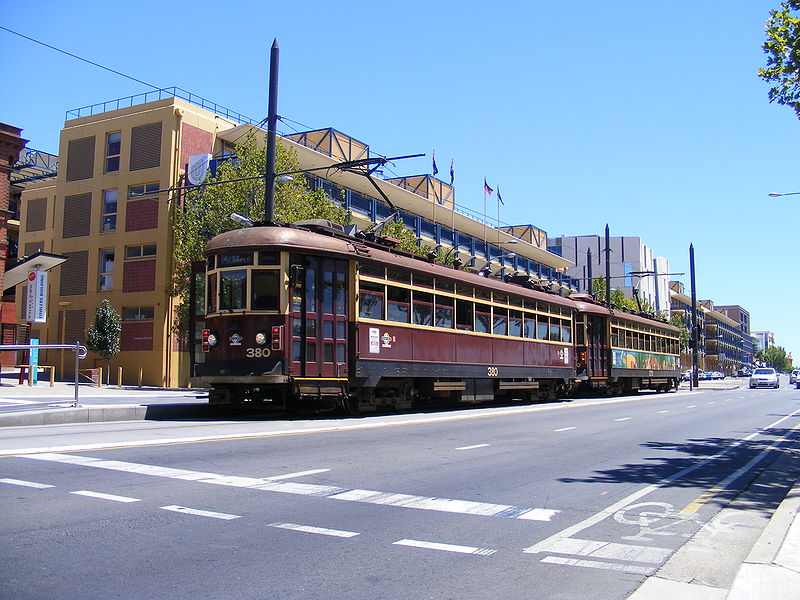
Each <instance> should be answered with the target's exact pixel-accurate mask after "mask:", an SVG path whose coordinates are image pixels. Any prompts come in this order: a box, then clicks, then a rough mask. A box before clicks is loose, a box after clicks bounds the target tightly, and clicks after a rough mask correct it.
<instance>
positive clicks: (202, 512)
mask: <svg viewBox="0 0 800 600" xmlns="http://www.w3.org/2000/svg"><path fill="white" fill-rule="evenodd" d="M161 508H162V509H164V510H170V511H172V512H177V513H184V514H187V515H195V516H198V517H211V518H212V519H223V520H225V521H230V520H231V519H239V518H240V516H239V515H229V514H226V513H220V512H212V511H210V510H200V509H197V508H187V507H185V506H176V505H174V504H173V505H170V506H162V507H161Z"/></svg>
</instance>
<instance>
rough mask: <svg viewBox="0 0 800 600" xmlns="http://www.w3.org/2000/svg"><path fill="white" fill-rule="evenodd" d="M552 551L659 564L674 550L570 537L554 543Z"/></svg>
mask: <svg viewBox="0 0 800 600" xmlns="http://www.w3.org/2000/svg"><path fill="white" fill-rule="evenodd" d="M550 552H558V553H559V554H573V555H575V556H592V557H594V558H610V559H614V560H623V561H634V562H647V563H655V564H658V563H661V562H662V561H663V560H664V559H665V558H667V556H669V554H670V553H671V552H672V550H670V549H669V548H656V547H652V546H637V545H635V544H617V543H614V542H599V541H596V540H582V539H578V538H568V539H563V540H559V541H558V542H557V543H555V544H553V545H552V546H551V547H550Z"/></svg>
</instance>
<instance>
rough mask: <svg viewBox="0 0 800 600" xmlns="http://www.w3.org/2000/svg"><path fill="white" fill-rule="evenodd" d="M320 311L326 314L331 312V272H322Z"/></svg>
mask: <svg viewBox="0 0 800 600" xmlns="http://www.w3.org/2000/svg"><path fill="white" fill-rule="evenodd" d="M322 312H323V314H326V315H332V314H333V272H332V271H324V272H323V273H322Z"/></svg>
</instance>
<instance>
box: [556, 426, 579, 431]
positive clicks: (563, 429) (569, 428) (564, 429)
mask: <svg viewBox="0 0 800 600" xmlns="http://www.w3.org/2000/svg"><path fill="white" fill-rule="evenodd" d="M572 429H576V428H575V427H562V428H561V429H553V431H554V432H559V431H570V430H572Z"/></svg>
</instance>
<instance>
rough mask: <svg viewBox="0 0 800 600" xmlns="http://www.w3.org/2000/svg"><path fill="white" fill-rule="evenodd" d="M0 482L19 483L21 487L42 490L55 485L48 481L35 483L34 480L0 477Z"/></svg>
mask: <svg viewBox="0 0 800 600" xmlns="http://www.w3.org/2000/svg"><path fill="white" fill-rule="evenodd" d="M0 483H7V484H9V485H21V486H23V487H29V488H35V489H37V490H44V489H47V488H51V487H56V486H54V485H50V484H48V483H36V482H35V481H23V480H22V479H8V478H5V479H0Z"/></svg>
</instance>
